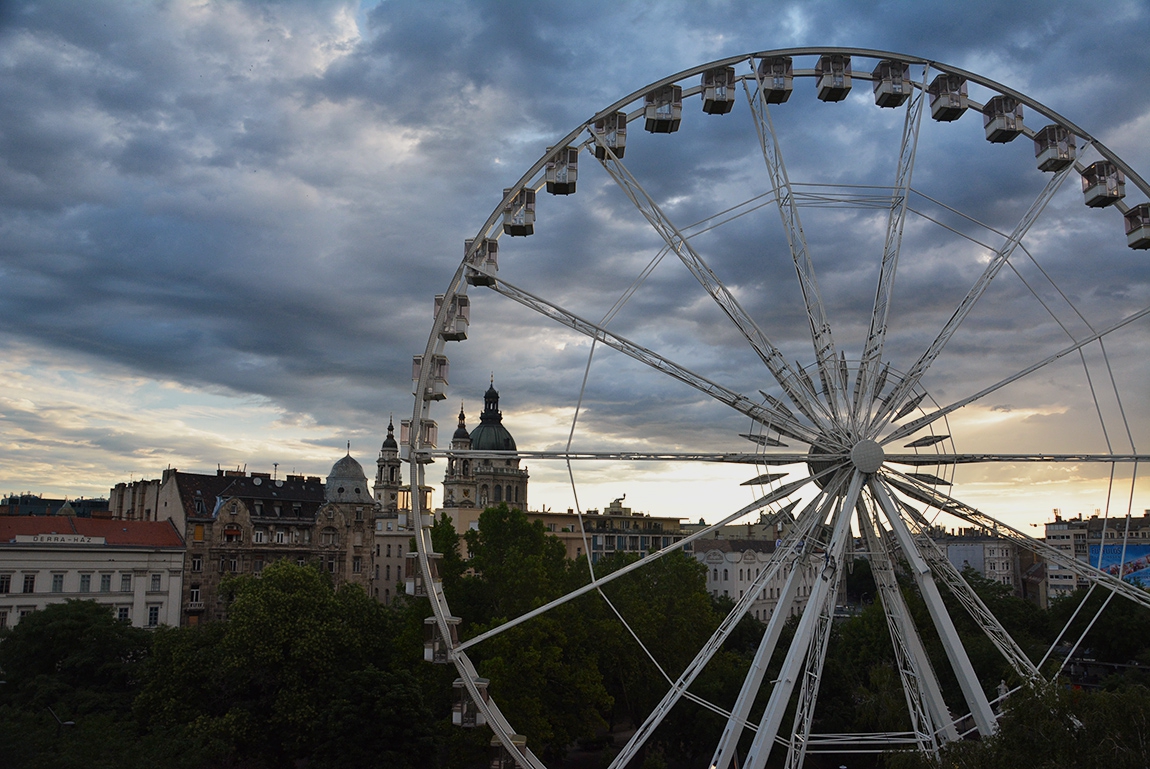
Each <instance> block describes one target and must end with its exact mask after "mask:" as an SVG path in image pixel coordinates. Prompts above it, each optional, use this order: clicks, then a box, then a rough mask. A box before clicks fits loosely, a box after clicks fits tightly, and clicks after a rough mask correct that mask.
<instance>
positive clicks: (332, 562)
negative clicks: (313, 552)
mask: <svg viewBox="0 0 1150 769" xmlns="http://www.w3.org/2000/svg"><path fill="white" fill-rule="evenodd" d="M327 570H328V571H329V572H331V573H332V574H335V558H334V557H332V556H330V555H329V556H328V557H327Z"/></svg>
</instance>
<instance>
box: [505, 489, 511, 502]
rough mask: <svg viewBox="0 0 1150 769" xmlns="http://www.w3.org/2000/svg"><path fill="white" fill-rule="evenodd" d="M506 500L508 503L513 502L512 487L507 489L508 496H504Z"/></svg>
mask: <svg viewBox="0 0 1150 769" xmlns="http://www.w3.org/2000/svg"><path fill="white" fill-rule="evenodd" d="M504 499H506V500H507V501H508V502H510V501H511V487H510V486H508V487H507V494H506V496H504Z"/></svg>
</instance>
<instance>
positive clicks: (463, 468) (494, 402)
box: [443, 381, 528, 510]
mask: <svg viewBox="0 0 1150 769" xmlns="http://www.w3.org/2000/svg"><path fill="white" fill-rule="evenodd" d="M451 448H452V450H455V451H467V450H470V451H491V452H511V451H516V446H515V439H514V438H513V437H511V433H510V432H509V431H508V430H507V428H506V427H505V426H504V425H503V412H502V411H500V410H499V391H498V390H496V389H495V383H494V381H493V382H492V383H491V386H490V387H489V388H487V392H486V393H484V394H483V413H482V414H480V415H479V424H478V425H477V426H476V428H475V429H474V430H472V431H471V432H470V433H468V431H467V422H466V417H465V415H464V413H463V407H462V406H461V407H460V409H459V426H458V427H457V428H456V430H455V434H454V435H453V436H452V437H451ZM519 462H520V460H519V457H517V456H506V455H505V456H490V457H458V456H451V455H449V456H448V458H447V472H446V473H445V474H444V476H443V507H444V508H475V507H478V508H479V509H480V510H482V509H483V508H485V507H490V506H491V505H498V504H499V503H501V502H506V503H507V505H508V507H513V508H519V509H520V510H526V509H527V481H528V473H527V469H526V468H522V467H520V466H519Z"/></svg>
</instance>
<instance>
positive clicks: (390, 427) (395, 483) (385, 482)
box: [372, 419, 403, 513]
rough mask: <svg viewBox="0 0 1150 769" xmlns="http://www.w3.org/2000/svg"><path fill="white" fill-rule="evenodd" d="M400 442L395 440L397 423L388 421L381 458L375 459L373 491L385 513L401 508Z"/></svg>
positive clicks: (380, 450)
mask: <svg viewBox="0 0 1150 769" xmlns="http://www.w3.org/2000/svg"><path fill="white" fill-rule="evenodd" d="M400 464H401V461H400V459H399V444H397V443H396V442H395V424H394V423H393V422H392V420H390V419H389V420H388V422H387V437H386V438H384V439H383V446H381V447H380V449H379V459H377V460H376V461H375V468H376V469H375V484H374V485H373V486H372V491H373V492H374V494H375V501H376V502H378V503H379V506H380V507H381V508H382V509H383V511H384V512H385V513H394V512H396V510H397V509H398V508H399V487H400V486H401V485H402V483H403V474H402V472H401V467H400Z"/></svg>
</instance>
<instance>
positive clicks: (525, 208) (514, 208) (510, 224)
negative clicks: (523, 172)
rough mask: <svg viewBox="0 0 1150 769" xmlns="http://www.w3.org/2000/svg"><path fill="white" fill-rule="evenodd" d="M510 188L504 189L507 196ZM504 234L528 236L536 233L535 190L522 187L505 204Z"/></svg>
mask: <svg viewBox="0 0 1150 769" xmlns="http://www.w3.org/2000/svg"><path fill="white" fill-rule="evenodd" d="M509 192H511V190H510V189H506V190H503V197H505V198H506V197H507V193H509ZM503 234H504V235H511V236H512V237H526V236H527V235H533V234H535V190H530V189H526V188H524V189H521V190H519V192H517V193H515V196H514V197H512V198H511V199H510V200H508V201H507V203H506V205H504V206H503Z"/></svg>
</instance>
